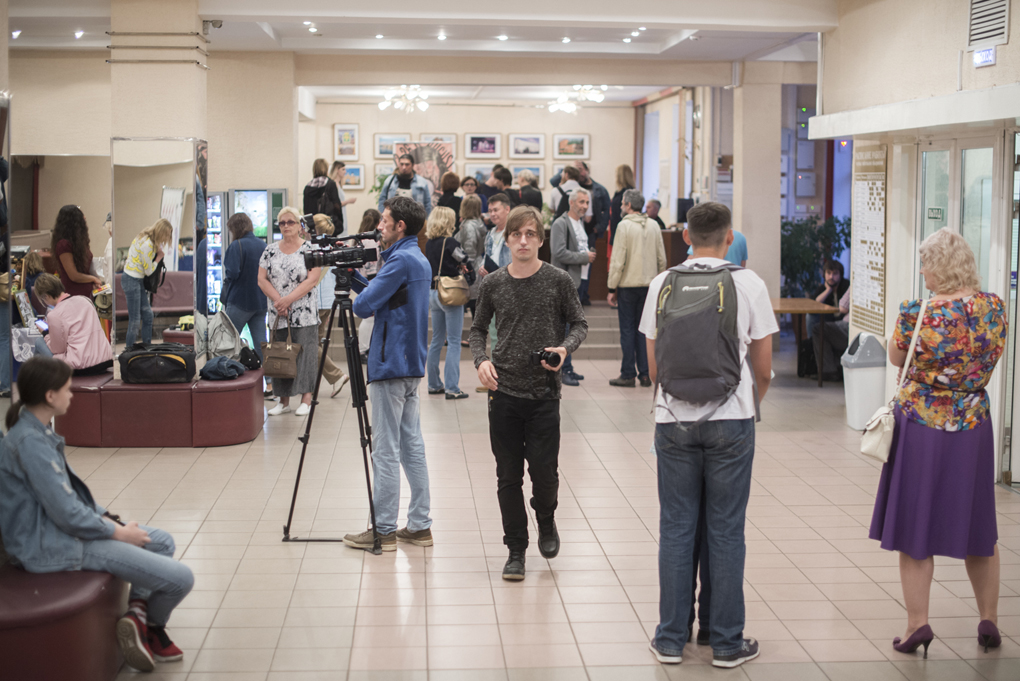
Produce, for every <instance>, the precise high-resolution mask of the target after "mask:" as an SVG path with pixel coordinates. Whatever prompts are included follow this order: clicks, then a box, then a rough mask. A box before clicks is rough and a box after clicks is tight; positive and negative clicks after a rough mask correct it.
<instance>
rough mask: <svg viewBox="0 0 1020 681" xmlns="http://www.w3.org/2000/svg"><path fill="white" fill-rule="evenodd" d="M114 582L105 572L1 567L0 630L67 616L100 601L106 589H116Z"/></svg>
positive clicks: (115, 579)
mask: <svg viewBox="0 0 1020 681" xmlns="http://www.w3.org/2000/svg"><path fill="white" fill-rule="evenodd" d="M118 582H119V580H118V579H117V578H116V577H114V576H113V575H111V574H109V573H106V572H88V571H85V570H82V571H77V572H53V573H47V574H34V573H31V572H26V571H25V570H22V569H21V568H16V567H14V566H13V565H5V566H4V567H2V568H0V630H3V629H15V628H17V627H33V626H35V625H37V624H45V623H46V622H50V621H53V620H57V619H60V618H62V617H70V616H71V615H74V614H77V613H78V612H80V611H82V610H84V609H85V608H88V607H89V606H90V605H92V604H93V603H95V602H96V601H98V600H100V599H101V598H102V597H103V591H105V590H106V589H114V588H117V583H118ZM120 584H123V582H120ZM111 633H112V632H111Z"/></svg>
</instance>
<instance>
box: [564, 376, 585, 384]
mask: <svg viewBox="0 0 1020 681" xmlns="http://www.w3.org/2000/svg"><path fill="white" fill-rule="evenodd" d="M562 379H563V385H575V386H577V385H581V382H580V381H579V380H577V377H576V376H574V375H573V374H563V376H562Z"/></svg>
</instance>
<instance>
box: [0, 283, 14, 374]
mask: <svg viewBox="0 0 1020 681" xmlns="http://www.w3.org/2000/svg"><path fill="white" fill-rule="evenodd" d="M13 360H14V358H13V356H12V354H11V304H10V302H7V303H2V304H0V391H2V392H7V391H8V390H10V389H11V363H12V362H13Z"/></svg>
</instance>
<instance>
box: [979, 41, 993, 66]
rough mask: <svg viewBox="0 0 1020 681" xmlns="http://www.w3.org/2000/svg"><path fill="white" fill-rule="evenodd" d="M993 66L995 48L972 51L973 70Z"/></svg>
mask: <svg viewBox="0 0 1020 681" xmlns="http://www.w3.org/2000/svg"><path fill="white" fill-rule="evenodd" d="M994 65H995V46H994V45H993V46H991V47H987V48H985V49H983V50H974V68H976V69H979V68H981V67H982V66H994Z"/></svg>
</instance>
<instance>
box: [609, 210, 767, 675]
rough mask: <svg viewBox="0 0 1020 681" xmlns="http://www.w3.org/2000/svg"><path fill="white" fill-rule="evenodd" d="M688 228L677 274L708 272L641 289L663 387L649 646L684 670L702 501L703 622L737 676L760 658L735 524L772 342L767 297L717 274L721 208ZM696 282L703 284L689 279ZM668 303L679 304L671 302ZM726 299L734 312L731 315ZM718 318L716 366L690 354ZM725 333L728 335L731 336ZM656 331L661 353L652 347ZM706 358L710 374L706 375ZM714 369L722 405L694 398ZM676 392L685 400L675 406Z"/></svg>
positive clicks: (724, 217)
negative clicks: (747, 625)
mask: <svg viewBox="0 0 1020 681" xmlns="http://www.w3.org/2000/svg"><path fill="white" fill-rule="evenodd" d="M687 220H688V222H687V229H686V230H685V231H684V240H685V241H687V243H689V244H691V245H692V246H693V247H694V257H693V258H689V259H688V260H686V261H685V262H684V263H683V264H681V265H679V267H680V268H685V269H688V270H699V269H700V270H707V271H705V272H703V273H701V272H696V271H695V272H694V273H688V274H676V273H674V272H673V271H672V270H667V271H666V272H663V273H662V274H660V275H659V276H657V277H655V279H653V280H652V283H651V285H650V286H649V287H648V297H647V299H646V301H645V309H644V314H643V315H642V317H641V326H640V330H641V332H642V333H643V334H645V336H646V337H647V339H648V360H649V369H650V372H651V377H652V379H653V381H654V380H656V379H657V378H658V377H657V373H658V372H659V371H662V372H663V376H662V377H661V378H662V383H657V385H659V390H658V394H657V398H656V409H655V451H656V455H657V456H658V480H659V507H660V511H659V513H660V515H659V625H658V627H656V630H655V636H654V638H653V639H652V642H651V648H652V652H653V653H654V654H655V657H656V658H657V659H658V660H659V661H660V662H664V663H666V664H679V663H680V662H682V661H683V657H682V656H683V651H684V646H685V645H686V644H687V642H688V641H689V640H690V638H691V632H690V628H689V624H688V618H689V617H690V613H691V599H692V593H691V592H692V589H691V584H692V580H693V576H694V575H693V572H694V564H695V561H694V558H695V556H694V545H695V534H696V531H697V525H698V516H699V512H698V509H699V506H701V496H702V494H704V495H705V504H704V513H705V526H706V527H707V536H706V537H705V538H704V539H703V541H706V542H707V543H708V554H709V570H710V573H711V583H712V598H711V606H710V609H711V613H710V616H709V620H710V621H709V628H710V632H709V641H710V643H711V645H712V652H713V661H712V664H713V665H714V666H716V667H736V666H738V665H740V664H743V663H744V662H746V661H748V660H751V659H753V658H755V657H757V656H758V642H757V641H755V640H754V639H753V638H744V589H743V581H744V556H745V551H746V546H745V543H744V522H745V519H746V512H747V499H748V496H749V495H750V489H751V463H752V461H753V458H754V422H755V414H756V398H757V399H758V400H760V399H761V398H763V397H764V396H765V392H766V391H767V390H768V387H769V381H770V376H771V372H772V338H771V336H772V334H773V333H777V332H778V331H779V327H778V326H777V325H776V318H775V315H773V314H772V304H771V302H770V301H769V294H768V290H767V289H766V288H765V283H764V282H763V281H762V280H761V279H760V278H759V277H758V275H756V274H755V273H754V272H752V271H750V270H744V269H737V270H736V271H729V272H728V276H727V273H725V272H719V271H718V270H714V268H721V267H733V266H732V265H729V264H728V263H727V262H726V261H725V260H724V259H723V258H724V257H725V256H726V251H727V249H728V248H729V246H730V244H731V243H733V229H732V226H731V221H730V211H729V209H728V208H726V206H724V205H722V204H719V203H712V202H709V203H702V204H698V205H697V206H695V207H694V208H692V209H691V210H690V212H688V214H687ZM617 243H619V241H617ZM694 276H698V277H700V278H702V279H701V280H700V281H693V280H692V279H691V277H694ZM671 277H672V278H671ZM705 277H712V278H718V280H719V283H718V284H717V286H711V285H705V282H704V278H705ZM667 279H669V281H670V286H671V288H669V289H665V294H664V295H663V296H662V300H660V292H663V291H664V282H666V281H667ZM730 279H731V281H730ZM685 281H686V282H687V283H685ZM688 284H689V285H688ZM717 287H718V290H719V293H718V295H717V294H716V289H717ZM704 291H708V292H709V293H708V294H707V295H706V294H705V293H704ZM724 294H725V296H724ZM674 296H682V297H680V298H677V299H673V297H674ZM734 298H735V299H736V300H735V302H736V310H733V308H732V302H731V301H732V300H733V299H734ZM696 307H697V308H698V309H705V310H707V311H708V312H710V313H711V314H702V315H700V316H699V315H698V314H697V313H691V314H690V315H689V316H687V317H683V318H682V319H681V321H674V320H675V319H677V318H678V317H680V315H681V314H682V313H683V312H690V311H691V310H692V309H694V308H696ZM660 310H662V311H668V312H670V313H672V314H674V315H676V316H675V317H671V316H668V315H666V314H663V320H662V326H661V328H660V327H659V316H660V315H659V312H660ZM717 310H718V314H717V313H716V311H717ZM724 319H728V320H730V321H731V322H732V324H733V325H734V327H735V334H734V335H735V336H736V343H735V347H733V351H734V352H733V354H732V355H730V356H729V358H722V359H720V357H718V356H716V355H719V356H721V355H723V354H727V353H722V352H719V353H715V354H713V353H712V352H699V351H697V350H696V348H695V344H696V343H697V336H698V335H699V333H700V334H701V336H702V337H703V338H704V333H703V332H702V331H703V329H705V328H709V327H708V324H711V323H713V320H724ZM706 320H708V321H706ZM671 322H672V323H671ZM714 323H716V324H720V325H722V323H723V322H722V321H715V322H714ZM678 325H680V326H678ZM721 328H723V327H722V326H720V328H718V329H715V330H714V333H715V334H716V335H715V336H714V337H712V338H704V340H703V343H706V344H707V343H711V344H712V347H713V348H714V347H715V346H716V345H717V344H719V345H720V346H721V344H722V339H723V335H722V334H721V333H720V329H721ZM726 328H727V333H731V332H732V331H731V330H729V329H728V327H726ZM660 334H662V336H663V340H661V341H660V342H661V343H662V345H661V347H660V346H657V341H656V338H657V336H658V335H660ZM670 336H672V337H674V338H685V339H687V342H686V343H685V344H684V345H683V346H679V347H670V346H667V345H666V343H667V342H668V341H667V340H666V338H667V337H670ZM729 342H732V341H729ZM699 354H700V355H702V357H699V358H698V363H699V364H700V365H702V366H698V367H690V366H689V364H690V363H689V359H690V357H691V355H694V356H697V355H699ZM705 357H707V358H708V361H706V360H705V359H704V358H705ZM712 360H715V362H716V364H715V366H710V364H711V361H712ZM731 364H732V365H731ZM714 369H720V372H719V379H720V381H723V384H724V385H727V386H731V387H730V388H729V390H726V391H722V392H723V393H724V395H725V396H724V397H723V398H722V399H721V400H719V399H717V400H704V399H700V396H704V395H707V394H713V393H711V392H710V390H712V391H716V392H715V393H714V394H718V392H719V390H718V388H716V387H715V383H714V382H713V383H712V384H711V385H708V383H709V382H708V381H706V380H705V377H704V374H705V373H706V371H708V372H709V373H712V370H714ZM666 379H668V380H666ZM734 384H735V385H734ZM756 387H757V395H756V393H755V388H756ZM709 389H710V390H709ZM666 391H668V393H667V392H666ZM676 394H682V395H685V396H689V397H690V399H688V400H684V399H680V398H678V397H676Z"/></svg>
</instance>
